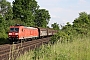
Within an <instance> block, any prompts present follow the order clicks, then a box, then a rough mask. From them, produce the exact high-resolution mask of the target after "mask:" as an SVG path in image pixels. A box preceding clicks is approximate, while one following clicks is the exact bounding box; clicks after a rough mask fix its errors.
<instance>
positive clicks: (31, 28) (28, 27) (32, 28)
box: [24, 26, 37, 29]
mask: <svg viewBox="0 0 90 60" xmlns="http://www.w3.org/2000/svg"><path fill="white" fill-rule="evenodd" d="M24 27H25V26H24ZM25 28H28V29H37V28H34V27H25Z"/></svg>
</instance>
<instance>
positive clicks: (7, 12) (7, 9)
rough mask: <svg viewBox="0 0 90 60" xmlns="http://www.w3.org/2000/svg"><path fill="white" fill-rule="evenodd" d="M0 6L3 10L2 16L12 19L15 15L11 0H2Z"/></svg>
mask: <svg viewBox="0 0 90 60" xmlns="http://www.w3.org/2000/svg"><path fill="white" fill-rule="evenodd" d="M0 6H1V11H0V13H1V14H2V16H3V17H4V18H5V20H11V19H12V17H13V15H12V13H13V12H12V7H11V4H10V2H8V1H6V0H1V1H0Z"/></svg>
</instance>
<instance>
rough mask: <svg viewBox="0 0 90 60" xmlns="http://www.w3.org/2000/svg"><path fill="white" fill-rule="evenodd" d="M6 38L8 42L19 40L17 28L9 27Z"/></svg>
mask: <svg viewBox="0 0 90 60" xmlns="http://www.w3.org/2000/svg"><path fill="white" fill-rule="evenodd" d="M8 38H9V40H10V42H13V41H17V40H18V38H19V27H16V26H11V27H10V30H9V33H8Z"/></svg>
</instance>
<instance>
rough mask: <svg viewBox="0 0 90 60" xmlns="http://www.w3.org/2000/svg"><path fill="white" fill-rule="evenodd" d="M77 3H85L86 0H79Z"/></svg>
mask: <svg viewBox="0 0 90 60" xmlns="http://www.w3.org/2000/svg"><path fill="white" fill-rule="evenodd" d="M78 3H79V4H86V3H87V1H86V0H79V2H78Z"/></svg>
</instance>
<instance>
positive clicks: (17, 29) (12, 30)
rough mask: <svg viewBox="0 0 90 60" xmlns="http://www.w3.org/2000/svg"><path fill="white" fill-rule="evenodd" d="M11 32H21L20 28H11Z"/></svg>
mask: <svg viewBox="0 0 90 60" xmlns="http://www.w3.org/2000/svg"><path fill="white" fill-rule="evenodd" d="M10 32H19V28H10Z"/></svg>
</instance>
